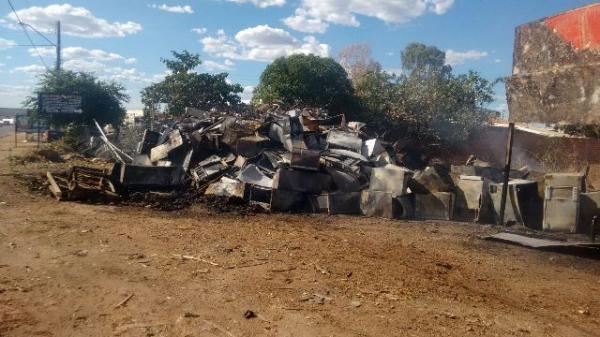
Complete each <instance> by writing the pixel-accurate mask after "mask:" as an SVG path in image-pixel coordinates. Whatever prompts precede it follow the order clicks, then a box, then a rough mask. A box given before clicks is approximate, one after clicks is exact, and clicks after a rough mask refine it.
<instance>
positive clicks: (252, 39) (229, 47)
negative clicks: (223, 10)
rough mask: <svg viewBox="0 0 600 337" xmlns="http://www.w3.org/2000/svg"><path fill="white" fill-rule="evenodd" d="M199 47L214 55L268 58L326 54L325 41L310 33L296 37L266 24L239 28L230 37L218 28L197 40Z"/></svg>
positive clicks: (259, 59) (256, 59)
mask: <svg viewBox="0 0 600 337" xmlns="http://www.w3.org/2000/svg"><path fill="white" fill-rule="evenodd" d="M200 43H201V44H202V46H203V51H204V52H206V53H208V54H210V55H212V56H216V57H223V58H228V59H235V60H251V61H262V62H269V61H272V60H274V59H276V58H278V57H281V56H289V55H293V54H315V55H318V56H329V45H327V44H323V43H320V42H319V41H318V40H317V39H316V38H315V37H314V36H306V37H304V38H303V39H302V40H298V39H297V38H295V37H294V36H292V35H291V34H290V33H289V32H287V31H285V30H283V29H280V28H273V27H271V26H269V25H258V26H255V27H250V28H246V29H243V30H241V31H239V32H237V34H235V37H234V38H233V39H232V38H230V37H229V36H227V35H226V34H225V32H224V31H222V30H220V31H219V32H218V33H217V35H216V36H207V37H205V38H202V39H201V40H200Z"/></svg>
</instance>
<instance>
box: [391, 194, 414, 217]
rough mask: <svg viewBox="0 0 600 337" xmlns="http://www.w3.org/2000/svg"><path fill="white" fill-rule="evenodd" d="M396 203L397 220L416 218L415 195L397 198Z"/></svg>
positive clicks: (395, 198)
mask: <svg viewBox="0 0 600 337" xmlns="http://www.w3.org/2000/svg"><path fill="white" fill-rule="evenodd" d="M394 201H395V203H394V214H395V217H396V218H397V219H411V218H413V217H414V216H415V195H414V194H405V195H400V196H396V197H394Z"/></svg>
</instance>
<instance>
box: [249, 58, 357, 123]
mask: <svg viewBox="0 0 600 337" xmlns="http://www.w3.org/2000/svg"><path fill="white" fill-rule="evenodd" d="M352 101H353V92H352V84H351V83H350V80H348V76H347V74H346V71H345V70H344V68H342V66H340V65H339V64H338V63H337V62H336V61H335V60H333V59H331V58H324V57H319V56H315V55H301V54H298V55H292V56H288V57H280V58H278V59H276V60H275V61H273V63H271V64H270V65H268V66H267V68H266V69H265V71H264V72H263V73H262V75H261V76H260V83H259V85H258V86H257V87H256V89H255V90H254V96H253V98H252V103H253V104H254V105H260V104H265V103H267V104H269V103H278V104H282V106H283V107H284V108H290V107H294V106H308V107H320V108H326V109H329V110H330V111H333V112H343V111H345V110H346V109H349V108H350V107H351V105H352Z"/></svg>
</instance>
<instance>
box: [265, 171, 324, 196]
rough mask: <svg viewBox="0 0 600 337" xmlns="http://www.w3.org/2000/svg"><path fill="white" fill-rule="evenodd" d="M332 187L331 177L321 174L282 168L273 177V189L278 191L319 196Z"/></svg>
mask: <svg viewBox="0 0 600 337" xmlns="http://www.w3.org/2000/svg"><path fill="white" fill-rule="evenodd" d="M330 187H331V177H330V176H329V175H327V174H323V173H320V172H313V171H305V170H293V169H288V168H280V169H279V170H277V173H276V174H275V176H274V177H273V188H275V189H278V190H287V191H295V192H302V193H307V194H313V195H317V194H321V192H322V191H327V190H329V189H330Z"/></svg>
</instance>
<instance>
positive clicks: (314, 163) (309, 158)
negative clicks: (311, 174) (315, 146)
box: [291, 148, 321, 171]
mask: <svg viewBox="0 0 600 337" xmlns="http://www.w3.org/2000/svg"><path fill="white" fill-rule="evenodd" d="M320 158H321V152H320V151H315V150H305V149H298V148H294V149H293V150H292V160H291V167H292V168H297V169H303V170H311V171H318V170H319V166H320Z"/></svg>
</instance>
